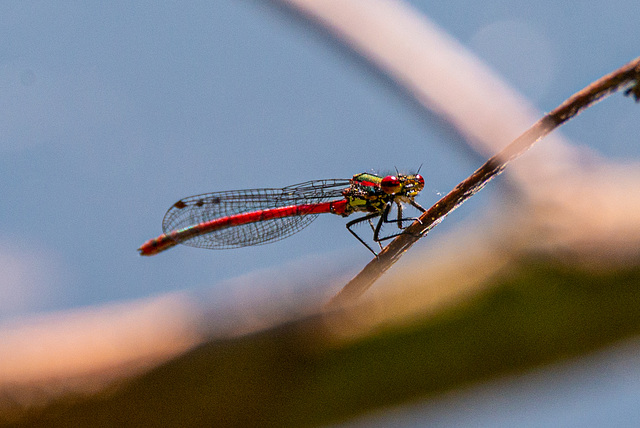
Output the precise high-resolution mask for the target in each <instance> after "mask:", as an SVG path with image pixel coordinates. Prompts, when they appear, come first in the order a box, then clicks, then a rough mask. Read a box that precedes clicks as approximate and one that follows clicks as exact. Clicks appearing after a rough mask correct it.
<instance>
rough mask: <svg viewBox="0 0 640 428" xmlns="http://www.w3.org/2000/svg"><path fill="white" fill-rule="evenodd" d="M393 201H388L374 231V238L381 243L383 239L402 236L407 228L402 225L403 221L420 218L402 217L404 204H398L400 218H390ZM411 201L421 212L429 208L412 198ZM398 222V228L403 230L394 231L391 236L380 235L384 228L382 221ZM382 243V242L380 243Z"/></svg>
mask: <svg viewBox="0 0 640 428" xmlns="http://www.w3.org/2000/svg"><path fill="white" fill-rule="evenodd" d="M391 203H392V202H388V203H387V205H386V206H385V207H384V210H383V211H382V215H381V216H380V221H378V224H377V226H376V230H375V231H374V233H373V240H374V241H375V242H377V243H378V244H380V242H381V241H386V240H387V239H391V238H395V237H396V236H400V235H402V234H403V233H404V229H406V228H405V227H402V226H403V225H402V222H403V221H408V220H411V221H416V220H418V221H419V220H420V219H419V218H418V217H404V218H403V217H402V205H401V204H399V203H398V204H397V205H398V218H397V219H396V220H389V212H390V211H391ZM409 203H410V204H411V205H412V206H413V207H415V208H416V209H418V210H420V211H421V212H425V211H427V210H425V209H424V208H422V207H421V206H420V205H419V204H418V203H417V202H415V201H413V200H411V201H409ZM395 222H397V223H398V228H399V229H401V232H399V233H394V234H392V235H389V236H384V237H380V229H381V228H382V223H395ZM380 245H382V244H380Z"/></svg>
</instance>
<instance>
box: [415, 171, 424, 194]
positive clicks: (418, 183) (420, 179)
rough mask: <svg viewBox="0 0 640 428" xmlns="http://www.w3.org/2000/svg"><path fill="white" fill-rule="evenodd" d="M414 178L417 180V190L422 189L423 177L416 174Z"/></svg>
mask: <svg viewBox="0 0 640 428" xmlns="http://www.w3.org/2000/svg"><path fill="white" fill-rule="evenodd" d="M415 178H416V182H417V187H419V190H422V189H423V188H424V178H422V176H421V175H420V174H416V177H415Z"/></svg>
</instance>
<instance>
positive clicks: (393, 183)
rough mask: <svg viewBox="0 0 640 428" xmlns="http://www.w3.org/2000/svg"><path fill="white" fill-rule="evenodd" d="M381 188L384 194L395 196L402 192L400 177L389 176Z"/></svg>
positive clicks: (381, 184) (384, 179)
mask: <svg viewBox="0 0 640 428" xmlns="http://www.w3.org/2000/svg"><path fill="white" fill-rule="evenodd" d="M380 188H381V189H382V191H383V192H384V193H386V194H388V195H393V194H396V193H398V192H399V191H400V189H401V188H402V185H401V184H400V180H398V177H396V176H395V175H387V176H386V177H385V178H383V179H382V181H381V182H380Z"/></svg>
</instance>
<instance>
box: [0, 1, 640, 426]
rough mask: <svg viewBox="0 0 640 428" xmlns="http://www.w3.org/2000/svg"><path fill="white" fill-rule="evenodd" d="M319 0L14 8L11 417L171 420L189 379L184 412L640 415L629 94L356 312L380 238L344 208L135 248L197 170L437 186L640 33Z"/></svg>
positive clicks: (551, 144) (3, 129) (454, 224)
mask: <svg viewBox="0 0 640 428" xmlns="http://www.w3.org/2000/svg"><path fill="white" fill-rule="evenodd" d="M311 3H312V2H305V1H291V2H285V1H283V2H277V1H260V0H245V1H219V2H215V3H211V2H191V3H189V4H186V5H185V4H182V3H177V2H163V3H161V4H156V3H150V2H136V3H135V4H130V3H128V2H108V3H105V4H99V5H98V4H89V5H87V4H85V3H83V2H71V1H69V2H12V3H3V4H2V5H0V35H1V37H0V112H1V113H2V114H0V154H1V156H0V195H1V196H2V201H1V202H0V272H1V273H2V274H1V275H0V364H1V365H2V366H3V368H0V401H1V403H0V404H1V405H0V420H3V421H7V423H8V422H17V423H24V424H25V425H29V424H31V423H34V424H35V423H41V422H42V421H43V420H48V421H49V422H51V423H53V424H55V422H57V423H59V424H61V425H64V424H65V423H68V422H69V421H76V422H77V421H90V420H91V419H87V418H90V416H88V415H93V417H96V418H98V419H99V420H100V421H102V422H103V423H105V424H109V423H115V422H114V421H115V420H117V419H113V418H117V417H119V418H133V419H132V420H136V421H138V422H140V423H143V422H149V421H150V420H151V421H153V418H154V417H158V414H159V413H158V412H157V409H156V408H155V407H154V405H155V404H153V403H166V402H171V403H175V397H173V396H171V395H170V394H169V392H167V394H168V395H163V394H164V392H163V391H165V389H163V388H166V389H173V390H174V391H175V390H179V391H181V392H180V394H181V397H182V398H181V400H182V401H180V405H179V406H178V405H177V404H176V406H178V407H179V409H177V408H176V409H174V408H172V407H171V406H168V407H167V406H163V407H164V408H165V409H168V410H166V412H167V414H163V416H164V417H167V418H168V419H165V420H164V422H166V423H167V424H168V425H171V424H175V425H187V424H189V423H193V424H194V425H197V424H198V423H202V422H203V421H208V422H214V421H215V422H216V423H218V424H220V425H230V426H231V425H238V426H241V425H243V424H247V423H248V424H254V425H255V424H258V425H276V426H277V425H292V426H303V425H322V424H339V423H343V422H344V423H346V421H347V420H350V422H349V423H347V425H345V426H372V425H376V424H377V425H378V426H388V425H391V424H393V425H396V426H424V425H425V424H429V425H435V426H459V425H470V426H500V425H514V424H516V423H517V424H518V425H521V426H557V425H561V426H587V425H591V426H603V425H604V426H606V425H617V426H632V425H633V423H632V422H633V421H636V420H637V418H638V417H639V416H640V411H638V410H637V409H638V408H640V407H639V406H638V404H640V376H639V375H638V373H640V360H638V358H637V357H636V354H637V353H638V352H637V351H638V345H637V338H636V337H637V334H638V332H640V318H639V316H640V309H636V307H637V305H636V303H640V302H639V301H638V300H640V288H638V286H639V285H640V270H639V269H638V266H639V262H640V257H639V255H640V254H639V251H638V248H640V246H638V241H639V240H640V226H639V225H640V217H638V214H637V213H638V212H640V210H638V209H637V208H638V207H639V206H640V202H639V201H638V199H639V195H637V193H638V192H637V188H638V187H637V184H638V183H640V168H639V167H638V164H637V158H638V157H639V155H640V145H639V144H638V135H640V121H639V120H638V117H639V116H638V114H639V111H638V109H637V105H635V104H634V103H632V102H631V100H630V99H628V98H625V97H623V96H620V95H616V96H614V97H612V98H611V99H608V100H606V101H605V102H604V103H602V104H600V105H598V106H596V107H595V108H592V109H590V110H588V111H586V112H585V113H584V114H583V115H581V116H580V117H579V118H577V119H576V120H574V121H572V122H571V123H569V124H567V125H566V126H564V127H563V128H562V129H561V133H557V135H556V134H555V133H554V135H553V136H552V137H550V138H549V139H545V140H543V141H542V142H540V143H538V145H537V146H536V147H534V149H533V150H532V151H531V152H530V153H528V154H527V155H525V156H524V157H523V159H522V160H517V161H515V162H514V163H513V165H511V167H510V168H509V169H508V171H507V173H505V174H504V175H503V176H501V177H500V178H499V179H498V180H496V181H494V182H492V183H491V184H490V185H489V186H488V187H487V188H485V189H484V190H483V191H482V192H480V193H479V194H478V195H476V196H475V197H474V198H472V200H470V201H469V202H468V203H466V204H465V205H463V206H462V207H461V208H460V209H458V210H457V211H456V212H455V213H453V214H452V215H450V216H449V217H448V218H447V219H446V221H444V222H443V223H442V224H441V225H440V226H438V227H437V228H436V229H434V230H433V231H432V232H431V233H430V234H429V236H428V237H427V238H426V239H424V240H421V241H420V242H419V243H418V244H416V246H415V247H414V248H413V249H412V251H411V252H410V253H409V254H408V255H407V256H406V257H405V259H403V260H402V261H401V262H400V263H398V264H397V265H396V266H395V267H394V268H393V269H392V271H391V272H390V274H389V275H387V276H385V277H384V278H383V279H382V280H381V281H380V282H378V283H377V284H376V285H375V286H374V287H373V289H372V290H371V292H370V293H368V294H367V295H366V296H365V297H364V298H363V299H362V301H361V302H358V303H357V304H355V305H354V306H352V307H349V308H344V309H343V310H341V311H338V313H322V307H323V304H324V303H325V302H326V301H328V299H329V298H330V297H331V296H332V295H334V294H335V293H336V292H337V291H339V290H340V288H341V286H342V285H344V284H345V283H346V282H347V281H348V280H349V279H350V278H351V277H352V276H353V275H355V274H356V273H357V272H358V271H359V270H360V269H361V268H362V267H363V266H364V265H365V264H366V263H367V262H368V261H369V259H370V256H371V255H370V254H369V253H368V251H366V249H365V248H364V247H362V246H361V245H360V244H359V243H358V242H357V241H356V240H354V239H353V237H352V236H351V235H350V234H349V233H348V232H347V231H346V230H345V228H344V224H345V221H344V219H341V218H340V217H338V216H328V215H327V216H320V217H319V218H318V219H317V220H316V221H315V222H314V223H313V224H312V225H311V226H309V227H308V228H307V229H305V230H303V231H302V232H300V233H298V234H296V235H294V236H292V237H290V238H288V239H286V240H283V241H279V242H276V243H273V244H270V245H269V246H268V247H265V246H258V247H254V248H243V249H238V250H227V251H207V250H201V249H194V248H190V247H183V246H180V247H176V248H174V249H172V250H171V251H168V252H167V253H166V254H164V253H163V254H160V255H158V256H155V257H151V258H141V257H139V256H138V254H137V252H136V248H138V247H139V246H140V245H141V244H142V243H143V242H144V241H146V240H147V239H150V238H152V237H155V236H157V235H158V234H160V233H161V232H162V230H161V221H162V217H163V215H164V213H165V211H166V210H167V209H168V208H169V207H170V206H171V205H172V204H173V203H174V202H175V201H176V200H178V199H180V198H182V197H185V196H189V195H192V194H198V193H204V192H213V191H220V190H233V189H243V188H256V187H282V186H286V185H290V184H295V183H298V182H303V181H307V180H311V179H323V178H350V177H351V176H352V175H353V174H356V173H359V172H372V171H373V172H380V173H385V172H388V171H394V170H395V168H397V169H398V170H400V171H401V172H414V171H416V170H417V169H418V168H420V167H421V170H420V173H421V174H422V175H423V176H424V177H425V180H426V183H427V184H426V186H425V189H424V191H423V192H422V194H421V195H420V196H419V198H418V202H419V203H420V204H421V205H423V206H425V207H427V206H430V205H432V204H433V203H435V202H436V201H437V200H438V199H439V198H440V197H441V196H443V195H444V194H446V193H447V192H448V191H449V190H451V189H452V188H453V187H454V186H455V185H456V184H457V183H458V182H460V181H461V180H463V179H464V178H466V177H467V176H468V175H469V174H470V173H471V172H473V171H474V170H475V169H476V168H477V167H479V166H480V165H481V164H482V163H483V162H484V160H485V159H486V158H487V157H488V156H490V155H491V154H493V153H495V152H497V151H498V150H499V149H500V148H502V147H504V146H505V145H506V144H507V143H508V142H509V141H511V140H512V139H513V138H515V137H517V136H518V135H519V134H520V133H521V132H523V131H525V130H526V129H527V128H528V126H530V125H531V124H533V122H534V121H535V120H537V119H538V118H539V117H540V115H541V113H540V112H544V111H550V110H552V109H553V108H555V107H556V106H557V105H558V104H559V103H561V102H562V101H563V100H564V99H566V98H567V97H568V96H570V95H571V94H572V93H574V92H576V91H578V90H579V89H581V88H582V87H584V86H585V85H587V84H588V83H590V82H591V81H593V80H595V79H597V78H599V77H601V76H602V75H604V74H606V73H609V72H611V71H613V70H614V69H616V68H618V67H619V66H622V65H623V64H625V63H626V62H628V61H630V60H631V59H633V58H635V57H636V56H637V55H638V49H637V46H636V45H635V44H634V41H635V40H640V27H638V25H637V22H636V21H635V17H636V15H637V14H636V13H634V11H635V9H636V8H637V5H636V4H635V2H633V1H631V0H621V1H615V2H613V3H611V2H610V3H608V4H607V6H606V7H603V6H602V4H600V3H597V2H582V3H580V4H570V3H566V4H565V3H562V2H552V1H538V2H530V1H517V0H509V1H498V0H495V1H493V0H488V1H486V2H482V3H478V2H469V1H462V0H460V1H456V0H453V1H450V2H446V4H445V3H443V4H434V3H433V2H427V1H404V2H395V1H375V2H361V1H356V2H352V3H351V2H350V4H348V5H341V4H340V3H341V2H336V3H335V4H334V3H333V2H325V4H323V5H313V6H312V5H311ZM378 29H379V31H378ZM399 47H402V48H399ZM405 47H406V51H405V50H403V49H404V48H405ZM394 54H395V55H398V56H399V57H400V60H399V59H398V57H394ZM432 72H433V74H432ZM634 193H635V194H634ZM292 355H293V357H291V356H292ZM452 356H457V357H455V358H454V357H452ZM289 357H291V358H289ZM254 358H255V360H254ZM445 362H446V364H445ZM546 364H550V365H546ZM403 368H404V370H405V371H404V372H402V369H403ZM264 371H270V372H272V375H269V376H268V377H269V379H268V381H267V380H265V381H264V382H262V380H263V376H265V373H264ZM401 372H402V373H401ZM287 373H288V374H287ZM287 376H289V377H287ZM132 379H133V380H132ZM480 381H482V383H478V382H480ZM114 382H115V383H114ZM199 382H204V383H202V384H201V383H199ZM114 385H117V386H114ZM176 385H178V386H176ZM105 387H110V388H112V389H109V394H107V397H110V398H109V399H105V398H104V397H105V396H104V395H101V394H105V393H104V392H103V391H104V389H103V388H105ZM114 391H115V392H114ZM152 391H153V392H152ZM203 391H207V392H206V393H205V392H203ZM230 391H231V392H230ZM248 391H250V393H249V392H248ZM260 391H261V392H260ZM95 394H97V395H95ZM154 394H155V395H154ZM234 394H237V395H234ZM69 397H73V399H71V400H69ZM78 397H82V398H81V399H80V398H78ZM95 397H99V399H96V398H95ZM131 397H137V398H139V399H140V400H141V402H144V404H142V405H140V406H134V405H133V404H131V403H132V402H134V401H135V400H133V401H132V400H131ZM141 397H145V398H144V399H143V398H141ZM224 397H226V399H227V400H228V402H225V401H224V400H221V398H224ZM229 397H240V398H238V399H237V400H236V401H234V400H232V399H231V398H229ZM292 397H293V398H292ZM96 400H97V401H96ZM163 400H166V401H163ZM96 402H99V403H101V404H96ZM51 403H54V404H51ZM77 403H80V404H77ZM105 403H106V404H105ZM125 403H129V404H125ZM214 403H216V404H214ZM248 403H249V404H251V405H256V406H257V407H256V408H257V409H258V410H255V411H251V412H247V411H246V409H247V406H248V405H249V404H248ZM255 403H260V404H255ZM283 403H286V404H283ZM407 403H409V404H407ZM129 406H130V407H129ZM190 406H193V407H190ZM234 406H236V408H235V410H234V409H233V407H234ZM394 406H401V407H394ZM134 407H136V408H137V410H134ZM52 409H53V410H52ZM61 409H62V410H61ZM171 409H173V410H175V411H174V412H172V411H171ZM194 409H197V410H194ZM266 409H268V410H266ZM310 409H314V410H313V411H312V410H310ZM383 409H387V410H383ZM388 409H390V410H388ZM370 412H375V414H373V415H372V414H371V413H370ZM301 414H305V415H306V416H305V417H304V418H302V419H298V417H299V416H300V415H301ZM3 415H4V416H3ZM116 415H117V416H116ZM167 415H171V416H167ZM220 415H224V417H222V416H220ZM135 418H138V419H135ZM145 418H148V419H145ZM172 418H174V419H172ZM262 418H264V419H262ZM353 418H356V419H353ZM125 420H126V419H125ZM258 422H259V423H258ZM525 422H526V423H525Z"/></svg>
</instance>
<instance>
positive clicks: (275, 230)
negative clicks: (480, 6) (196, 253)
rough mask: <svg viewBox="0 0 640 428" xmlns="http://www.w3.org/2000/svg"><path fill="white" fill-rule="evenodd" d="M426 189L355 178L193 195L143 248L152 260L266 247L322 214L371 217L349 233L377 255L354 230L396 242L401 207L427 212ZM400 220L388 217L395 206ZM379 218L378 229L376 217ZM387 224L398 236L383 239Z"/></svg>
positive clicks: (388, 179)
mask: <svg viewBox="0 0 640 428" xmlns="http://www.w3.org/2000/svg"><path fill="white" fill-rule="evenodd" d="M423 188H424V179H423V178H422V176H421V175H419V174H413V175H404V174H396V175H387V176H385V177H380V176H377V175H374V174H367V173H362V174H356V175H354V176H353V178H351V179H350V180H347V179H338V180H336V179H332V180H314V181H307V182H304V183H300V184H296V185H293V186H287V187H283V188H280V189H250V190H232V191H226V192H214V193H205V194H202V195H196V196H190V197H188V198H184V199H181V200H179V201H178V202H176V203H175V204H173V206H172V207H171V208H169V211H167V213H166V215H165V216H164V220H163V221H162V229H163V231H164V233H163V234H162V235H160V236H159V237H157V238H154V239H151V240H149V241H147V242H145V243H144V244H142V246H141V247H140V248H139V249H138V251H140V255H143V256H151V255H154V254H157V253H159V252H161V251H164V250H166V249H168V248H171V247H173V246H174V245H176V244H185V245H190V246H193V247H200V248H211V249H223V248H238V247H246V246H249V245H260V244H266V243H269V242H273V241H278V240H280V239H283V238H286V237H287V236H290V235H292V234H294V233H296V232H298V231H299V230H301V229H303V228H304V227H306V226H307V225H308V224H309V223H311V222H312V221H313V220H314V219H315V218H316V217H317V215H318V214H322V213H332V214H337V215H341V216H343V217H347V216H349V215H350V214H352V213H355V212H361V213H367V214H366V215H364V216H363V217H360V218H357V219H355V220H352V221H350V222H348V223H347V229H348V230H349V232H351V234H353V236H355V237H356V238H357V239H358V240H359V241H360V242H361V243H362V244H364V246H365V247H367V248H368V249H369V250H370V251H371V252H372V253H373V254H376V252H375V251H374V250H373V249H372V248H371V247H370V246H369V245H368V244H367V243H366V242H365V241H364V240H363V239H362V238H361V237H360V236H358V234H357V233H356V232H354V231H353V229H352V227H353V226H354V225H356V224H358V223H362V222H368V223H369V225H370V226H371V229H372V231H373V240H374V241H375V242H377V243H378V244H380V247H381V248H382V245H381V241H384V240H387V239H390V238H393V237H395V236H398V235H400V234H401V233H402V231H403V230H404V229H405V226H404V222H406V221H412V220H415V218H412V217H403V216H402V214H403V209H402V204H403V203H408V204H410V205H412V206H413V207H415V208H417V209H418V210H420V211H422V212H424V211H425V209H424V208H422V207H421V206H420V205H419V204H418V203H417V202H415V200H414V198H415V197H416V195H417V194H418V193H419V192H420V191H421V190H422V189H423ZM394 206H395V207H396V209H397V216H396V218H394V219H389V213H390V212H391V210H392V208H393V207H394ZM377 217H379V219H378V221H377V224H375V225H374V223H373V219H375V218H377ZM385 223H396V224H397V227H398V229H399V232H397V233H395V234H390V235H386V236H381V228H382V226H383V224H385Z"/></svg>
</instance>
